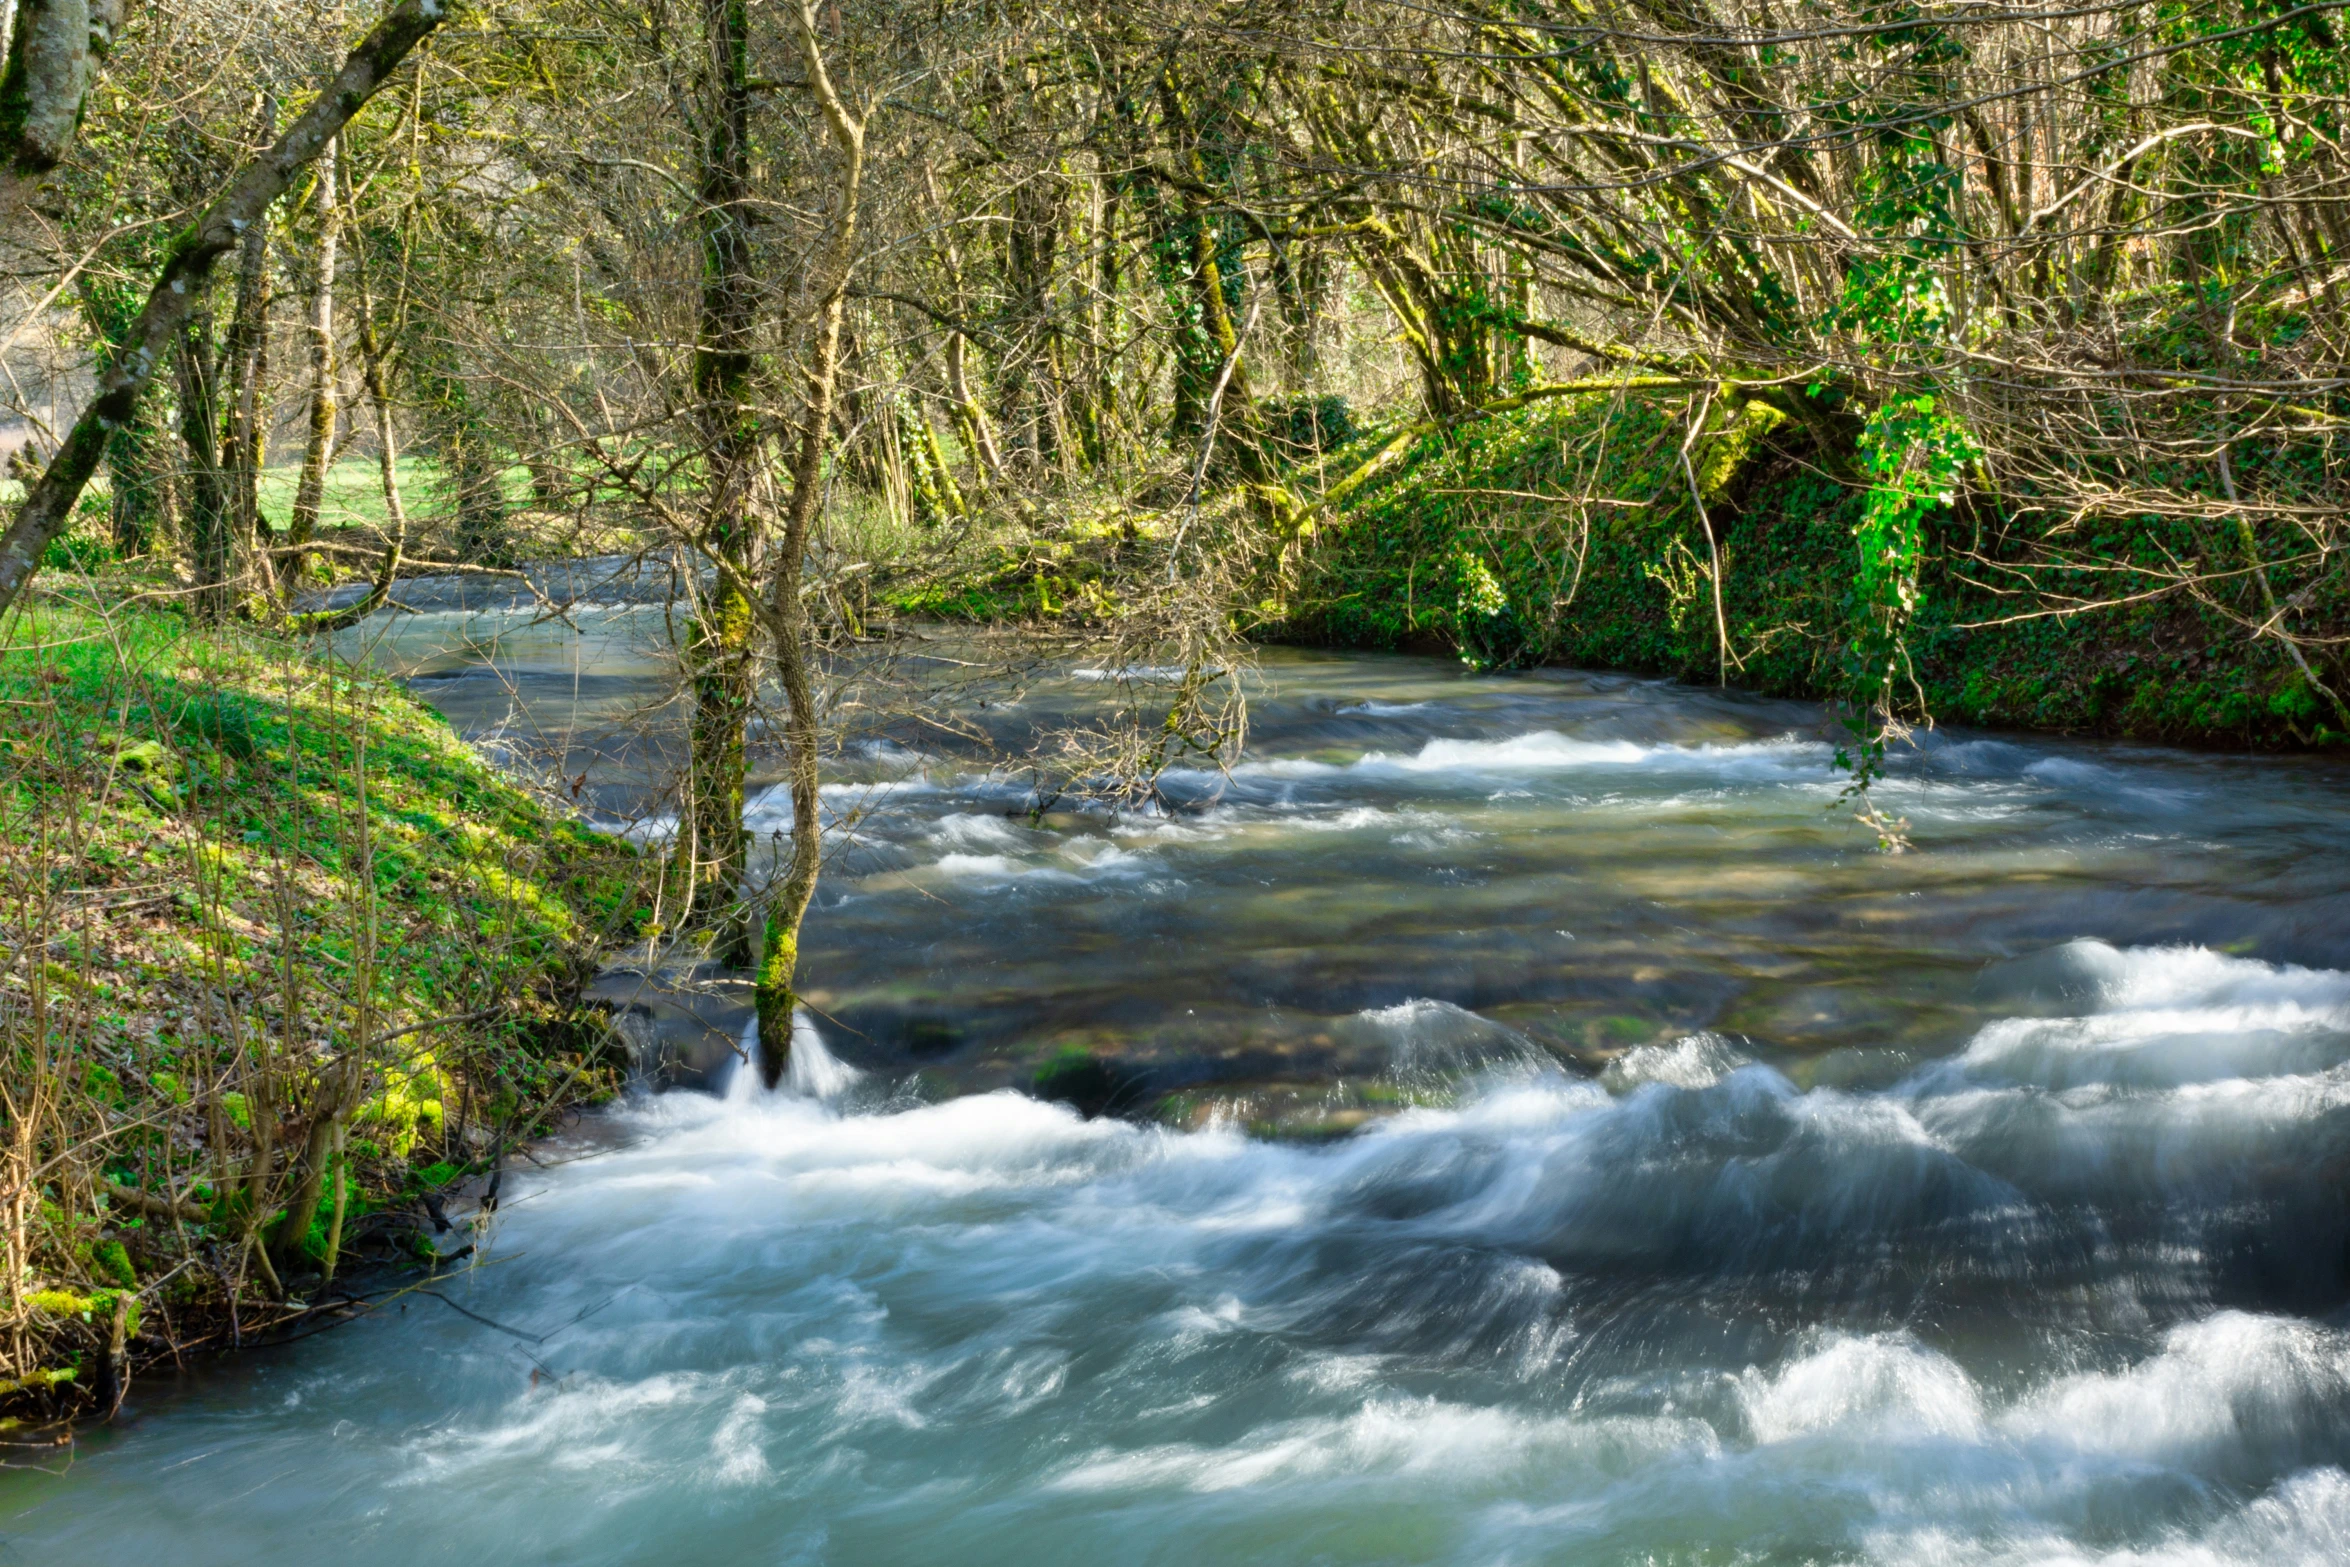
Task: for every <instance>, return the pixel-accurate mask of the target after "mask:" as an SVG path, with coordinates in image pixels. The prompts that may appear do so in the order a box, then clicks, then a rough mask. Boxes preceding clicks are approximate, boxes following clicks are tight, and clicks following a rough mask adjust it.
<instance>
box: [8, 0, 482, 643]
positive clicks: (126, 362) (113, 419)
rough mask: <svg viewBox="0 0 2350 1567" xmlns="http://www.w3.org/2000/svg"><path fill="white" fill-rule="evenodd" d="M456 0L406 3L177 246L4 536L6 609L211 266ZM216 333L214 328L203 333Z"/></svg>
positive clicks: (62, 524)
mask: <svg viewBox="0 0 2350 1567" xmlns="http://www.w3.org/2000/svg"><path fill="white" fill-rule="evenodd" d="M452 4H453V0H400V3H399V4H398V5H396V6H394V7H393V8H392V9H391V11H390V12H389V13H388V14H387V15H386V16H385V17H384V19H383V20H382V21H381V22H379V23H377V24H376V28H375V31H373V32H371V33H369V34H368V35H367V37H366V38H365V39H364V40H363V41H361V43H360V45H359V47H358V48H356V49H354V50H352V51H351V54H350V57H349V58H348V59H347V60H345V61H344V62H343V68H342V70H341V71H340V72H339V73H338V74H337V75H336V77H335V79H334V81H333V82H332V83H331V84H329V85H328V87H327V89H326V91H324V92H322V93H320V94H319V95H318V96H317V98H316V99H314V100H313V101H312V102H311V105H310V108H309V109H308V111H306V112H305V113H304V114H303V116H302V117H301V118H300V119H299V120H296V121H295V122H294V124H293V125H292V127H290V128H289V129H288V130H287V131H286V133H285V135H283V136H281V137H279V138H278V140H277V143H276V145H274V146H272V147H271V148H270V149H269V151H268V152H266V153H264V154H262V156H261V157H260V158H258V159H256V160H255V161H253V162H252V163H249V164H247V165H245V166H244V167H243V168H242V169H240V170H238V171H237V173H236V175H235V176H234V177H233V178H232V179H231V180H230V181H229V186H228V189H227V190H225V191H223V192H222V193H221V195H220V197H219V199H218V200H216V201H214V202H213V203H212V205H211V206H210V207H208V208H206V209H205V211H204V214H203V216H201V217H200V218H198V219H197V220H196V222H195V223H194V224H193V225H192V226H191V227H190V228H189V229H188V231H187V233H186V234H185V235H184V236H183V237H182V238H181V239H180V240H179V241H178V242H177V243H176V244H174V245H173V247H172V251H171V258H170V259H169V260H168V261H166V262H165V263H164V267H163V272H162V274H161V275H160V276H159V277H157V278H156V280H155V288H154V291H153V292H152V293H150V294H149V295H148V296H147V304H146V308H145V309H143V310H141V311H140V312H139V324H138V328H137V330H136V331H135V332H134V334H133V336H132V339H131V349H130V352H128V353H126V354H125V355H124V356H123V358H122V361H121V362H120V363H119V364H117V365H116V366H114V367H113V368H112V369H110V370H108V371H107V372H106V373H105V374H104V375H102V376H100V377H99V378H98V385H97V389H96V395H95V396H93V397H92V398H91V399H90V401H89V404H88V405H87V406H86V407H84V408H83V409H82V412H81V417H80V418H78V419H76V420H75V421H74V422H73V428H72V429H71V430H70V431H68V432H67V434H66V437H65V442H64V444H63V445H62V446H60V447H59V448H58V450H57V455H56V456H55V457H53V458H52V459H50V462H49V465H48V467H47V468H45V469H43V470H42V473H41V478H40V482H39V483H37V484H35V485H34V486H33V489H32V493H31V494H30V495H28V496H26V497H25V502H24V505H23V506H22V507H21V508H20V509H19V510H18V512H17V514H16V521H15V522H13V523H12V524H10V525H9V529H8V532H7V534H6V535H5V536H4V537H0V611H5V610H6V609H7V608H8V607H9V605H11V604H13V603H15V602H16V596H17V594H18V593H20V592H22V591H23V589H24V585H25V583H26V582H27V581H29V580H31V578H32V575H33V573H34V572H35V571H37V570H39V569H40V564H41V553H42V551H44V550H46V549H47V548H48V547H49V544H50V542H51V541H52V540H53V539H55V538H56V537H57V535H58V534H60V533H62V532H64V531H65V528H66V525H67V524H68V523H69V522H71V521H72V519H73V509H74V503H75V502H76V501H78V500H80V499H81V494H82V490H83V489H84V487H86V486H87V485H88V484H89V482H90V475H91V474H92V473H93V472H95V471H96V470H97V467H98V461H99V458H100V457H101V456H102V455H103V454H104V452H105V448H106V440H107V436H108V435H109V434H110V433H111V432H112V431H113V430H115V429H116V428H118V427H120V426H121V425H122V423H123V422H124V421H125V420H126V419H128V418H129V417H130V416H131V412H132V410H133V408H134V406H135V405H136V403H137V401H138V395H139V388H140V387H141V386H143V385H145V384H146V381H147V378H148V377H149V376H151V375H153V374H154V373H155V368H156V366H157V365H159V364H160V363H161V362H162V360H163V357H164V355H165V354H167V353H169V352H170V351H171V348H172V346H173V345H174V344H175V343H177V342H179V341H180V339H181V337H182V334H183V329H184V328H185V327H186V325H187V322H188V317H189V314H190V312H191V311H193V310H194V309H195V308H196V306H197V304H198V303H199V301H200V300H201V299H202V297H203V296H204V294H205V292H206V287H205V285H206V284H207V283H208V282H209V281H210V279H211V276H212V264H213V263H214V262H215V261H217V260H219V259H220V257H221V256H222V255H224V254H226V253H227V252H228V251H229V250H231V249H232V248H234V247H235V246H236V244H237V243H238V241H239V240H240V239H242V238H243V236H244V233H245V231H246V229H247V228H249V227H250V226H251V225H253V224H255V223H259V222H260V221H262V218H263V216H264V215H265V214H266V213H267V212H268V211H269V208H270V205H271V204H272V203H274V202H275V201H276V200H277V198H278V197H279V196H281V195H283V194H284V193H285V189H286V187H287V186H288V185H290V184H292V183H293V179H294V175H295V172H296V171H297V170H299V169H300V168H301V167H302V165H303V164H305V163H307V162H309V161H310V160H311V159H312V158H314V157H316V156H318V153H319V151H320V150H321V149H322V148H323V147H324V146H325V145H326V143H327V141H328V140H329V139H330V138H332V137H333V136H334V135H335V134H336V133H337V132H338V131H340V130H341V129H342V128H343V126H344V125H345V124H347V123H348V122H349V121H350V118H351V116H352V115H354V114H357V113H358V112H359V110H360V108H361V106H362V105H364V104H365V103H366V102H367V100H368V99H369V98H371V97H373V96H374V95H375V90H376V89H377V88H378V87H380V86H382V85H383V81H384V78H385V77H387V76H389V75H390V74H391V72H392V70H393V69H394V68H395V67H396V66H398V65H399V63H400V62H401V61H402V60H404V59H406V58H407V57H408V51H409V50H411V49H413V48H414V47H416V43H417V40H419V39H421V38H422V37H424V35H425V34H427V33H429V32H431V31H432V30H433V29H434V28H436V27H438V26H440V24H441V22H442V20H443V19H444V18H445V17H447V15H448V14H449V10H450V8H451V5H452ZM205 336H206V338H207V339H209V337H210V333H209V332H207V333H206V334H205Z"/></svg>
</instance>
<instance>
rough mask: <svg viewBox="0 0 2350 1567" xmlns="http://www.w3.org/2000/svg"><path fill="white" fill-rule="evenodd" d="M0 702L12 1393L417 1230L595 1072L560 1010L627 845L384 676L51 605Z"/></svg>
mask: <svg viewBox="0 0 2350 1567" xmlns="http://www.w3.org/2000/svg"><path fill="white" fill-rule="evenodd" d="M0 711H4V712H5V715H6V717H5V721H4V722H0V928H4V930H5V941H6V950H7V957H6V959H5V968H4V970H0V1051H4V1052H5V1054H6V1057H7V1061H6V1066H5V1070H4V1071H0V1116H4V1125H0V1143H4V1144H5V1147H4V1148H0V1224H4V1226H5V1234H4V1235H0V1245H4V1246H5V1250H6V1256H5V1258H4V1259H0V1261H4V1262H5V1264H6V1267H7V1271H8V1278H9V1284H8V1290H7V1294H6V1297H5V1299H0V1403H8V1404H13V1405H14V1406H15V1409H16V1411H17V1414H18V1416H20V1417H23V1418H45V1417H46V1418H54V1417H57V1416H60V1415H66V1414H72V1413H76V1412H88V1411H89V1410H90V1409H91V1407H92V1406H93V1404H96V1405H101V1406H103V1405H106V1404H108V1403H109V1401H110V1400H111V1399H112V1398H115V1397H118V1396H119V1389H120V1385H121V1379H122V1377H123V1375H124V1374H125V1373H126V1372H127V1370H128V1369H129V1368H131V1367H132V1366H135V1365H136V1364H138V1363H139V1362H140V1361H141V1360H142V1359H145V1358H152V1357H153V1356H155V1355H160V1354H164V1353H169V1352H176V1351H178V1350H182V1349H185V1348H188V1347H191V1346H201V1345H202V1344H204V1343H206V1342H209V1341H210V1336H211V1335H212V1334H213V1332H214V1331H215V1329H216V1328H217V1327H218V1325H219V1324H220V1323H221V1322H222V1320H223V1319H224V1317H225V1316H226V1315H227V1314H228V1313H229V1312H230V1311H232V1310H237V1311H240V1312H241V1314H242V1315H241V1319H240V1320H241V1321H242V1323H243V1325H244V1330H245V1331H248V1332H249V1331H250V1330H251V1328H252V1327H253V1325H254V1324H255V1323H256V1322H257V1321H267V1320H269V1319H270V1318H271V1317H273V1316H285V1315H287V1314H289V1313H291V1312H293V1311H294V1310H296V1309H297V1308H296V1307H294V1306H291V1305H288V1304H286V1303H287V1302H290V1301H299V1300H300V1299H301V1298H302V1296H303V1294H304V1293H305V1292H311V1293H314V1292H315V1291H316V1290H317V1289H318V1288H320V1287H323V1285H324V1284H325V1283H326V1282H328V1281H330V1280H331V1279H332V1277H333V1275H334V1272H335V1269H336V1266H337V1264H338V1263H340V1262H344V1261H347V1260H348V1259H350V1258H351V1257H353V1256H359V1257H363V1258H368V1259H371V1260H377V1261H382V1260H386V1259H388V1258H391V1257H395V1256H398V1255H400V1254H403V1253H407V1252H415V1251H418V1250H420V1249H421V1250H423V1251H429V1250H430V1248H429V1246H421V1245H420V1236H421V1230H420V1226H421V1225H422V1223H423V1220H422V1217H421V1214H420V1212H419V1211H418V1210H417V1209H416V1208H415V1207H414V1206H413V1205H414V1203H415V1202H416V1200H417V1199H418V1198H419V1196H420V1195H422V1194H423V1193H425V1192H426V1191H428V1190H429V1189H432V1188H434V1187H436V1186H438V1185H441V1184H445V1183H447V1182H449V1181H451V1180H454V1179H456V1178H457V1177H458V1176H460V1175H462V1174H463V1173H464V1172H465V1171H467V1170H470V1169H474V1168H479V1167H482V1166H484V1165H486V1164H488V1163H491V1162H494V1160H495V1158H496V1155H497V1153H498V1151H499V1150H500V1149H501V1148H502V1147H504V1146H506V1145H508V1144H509V1143H511V1141H513V1140H514V1139H515V1138H517V1137H520V1136H522V1135H526V1134H527V1132H528V1131H529V1129H530V1128H531V1127H532V1126H533V1125H536V1124H539V1123H540V1122H541V1121H543V1116H544V1114H545V1113H546V1112H547V1110H548V1108H549V1107H550V1105H551V1104H552V1102H553V1101H554V1100H556V1099H559V1098H562V1097H564V1096H567V1095H568V1096H573V1097H576V1096H577V1095H578V1094H579V1093H580V1092H582V1091H583V1090H588V1089H592V1088H594V1087H595V1085H597V1084H599V1083H601V1082H603V1081H604V1080H605V1078H606V1077H607V1076H608V1072H607V1071H606V1069H605V1068H604V1067H603V1066H602V1065H601V1064H600V1054H599V1053H600V1051H601V1048H602V1036H601V1034H600V1032H599V1031H598V1030H596V1029H595V1028H593V1027H591V1026H589V1025H587V1024H586V1023H585V1022H583V1020H582V1019H581V1017H580V1016H579V1014H578V1013H577V1011H576V1009H575V1008H574V1007H573V1006H572V1005H571V1002H570V1000H569V998H570V996H571V994H572V993H573V991H574V990H575V989H576V986H577V982H578V980H579V979H580V978H581V977H583V976H584V974H586V973H587V972H589V970H590V968H591V966H592V960H593V957H594V954H595V953H596V952H597V950H598V949H599V948H600V947H601V946H602V945H603V944H604V940H605V936H606V933H607V932H608V931H615V930H619V929H623V928H627V927H630V926H632V925H633V923H634V922H635V920H636V919H638V918H639V917H640V916H639V912H638V910H637V907H636V889H637V879H636V878H637V871H638V869H639V866H638V860H637V856H636V855H635V854H634V853H633V851H631V850H630V849H629V848H628V847H627V846H625V845H622V844H619V843H616V842H614V841H612V840H609V839H604V838H600V837H598V836H596V835H594V834H592V833H589V832H587V831H586V830H585V829H583V828H581V827H579V826H577V825H576V824H574V823H573V822H571V821H570V820H568V819H567V818H566V817H565V816H564V815H562V814H561V813H560V812H559V811H556V810H554V809H551V808H550V807H549V806H548V805H546V804H545V803H543V802H541V801H539V800H537V799H535V798H533V797H532V796H531V795H530V794H528V793H527V792H525V791H524V790H523V789H522V788H521V787H520V786H518V785H517V784H516V783H514V782H513V781H511V780H509V779H507V778H505V777H503V776H502V775H500V774H499V773H497V772H496V771H494V770H493V769H491V768H490V767H488V766H487V765H485V764H484V763H483V762H482V761H481V760H480V759H479V758H478V757H476V756H475V755H474V754H473V752H472V751H471V750H470V749H469V748H468V747H466V746H465V744H464V743H463V742H462V741H461V740H459V739H458V737H457V736H456V735H455V734H454V733H453V732H451V731H450V729H449V728H448V726H447V725H446V724H445V723H444V722H443V721H442V720H441V719H440V718H439V716H438V715H437V714H435V713H434V712H433V711H432V710H431V709H430V708H428V707H425V706H424V705H423V704H421V703H419V702H416V701H415V700H413V699H412V698H410V697H408V696H407V695H406V694H405V693H404V692H403V691H401V690H400V689H398V688H397V687H396V686H394V685H392V684H391V683H389V682H386V681H383V680H379V679H376V678H374V677H372V676H369V675H367V674H365V673H363V672H361V671H358V670H354V669H352V668H350V667H348V666H343V665H338V664H336V663H334V662H332V661H330V660H329V659H328V658H327V657H326V656H325V655H324V654H323V653H321V652H314V651H311V650H308V649H304V648H301V647H297V646H294V645H289V644H285V643H280V642H276V641H272V640H269V639H266V638H263V637H259V636H256V635H252V634H249V633H245V632H239V631H215V630H197V629H194V628H191V627H190V626H189V625H188V624H187V623H186V622H185V621H184V620H182V619H180V618H179V617H177V616H174V615H170V614H166V613H162V612H156V611H138V610H121V609H115V610H111V611H109V610H103V609H100V608H98V607H95V606H94V605H92V604H88V603H80V604H76V603H64V602H60V601H59V600H57V599H55V598H50V599H47V600H43V601H41V602H39V603H38V604H37V605H36V606H35V607H34V608H32V609H30V610H20V611H19V612H18V613H17V614H16V615H14V616H13V617H12V618H11V619H10V620H9V621H8V622H7V624H6V626H5V629H4V633H0ZM305 1277H308V1278H310V1279H311V1280H312V1281H313V1282H312V1283H310V1284H308V1285H303V1283H302V1281H303V1280H304V1279H305ZM298 1285H300V1286H301V1288H300V1289H297V1287H296V1286H298ZM256 1301H259V1302H263V1303H267V1304H266V1305H265V1306H257V1305H256Z"/></svg>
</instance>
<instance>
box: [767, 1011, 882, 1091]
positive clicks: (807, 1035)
mask: <svg viewBox="0 0 2350 1567" xmlns="http://www.w3.org/2000/svg"><path fill="white" fill-rule="evenodd" d="M864 1075H865V1074H864V1073H862V1072H860V1071H858V1070H857V1069H856V1068H855V1067H853V1066H850V1065H849V1064H848V1063H847V1062H845V1061H843V1060H841V1059H840V1058H839V1057H838V1056H836V1055H834V1054H833V1053H832V1052H831V1051H829V1050H827V1049H825V1048H824V1035H823V1034H822V1033H821V1032H820V1031H819V1030H818V1029H817V1027H816V1020H815V1019H814V1018H811V1017H810V1016H808V1014H807V1013H806V1012H805V1011H802V1010H798V1009H794V1010H793V1012H792V1017H791V1065H790V1066H789V1067H788V1068H787V1069H786V1070H785V1072H784V1076H783V1088H784V1091H785V1092H786V1093H790V1094H794V1095H797V1096H798V1097H799V1098H802V1099H820V1100H823V1101H825V1102H827V1103H830V1102H831V1101H832V1100H835V1099H838V1098H839V1097H840V1096H841V1095H842V1094H845V1093H847V1092H848V1091H849V1089H850V1088H852V1087H853V1086H855V1085H856V1083H857V1082H858V1080H859V1079H861V1078H863V1077H864Z"/></svg>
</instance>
